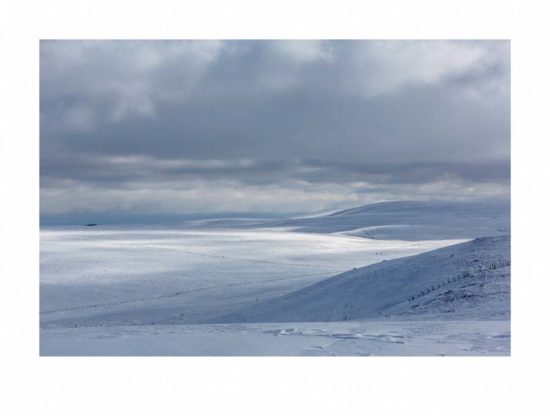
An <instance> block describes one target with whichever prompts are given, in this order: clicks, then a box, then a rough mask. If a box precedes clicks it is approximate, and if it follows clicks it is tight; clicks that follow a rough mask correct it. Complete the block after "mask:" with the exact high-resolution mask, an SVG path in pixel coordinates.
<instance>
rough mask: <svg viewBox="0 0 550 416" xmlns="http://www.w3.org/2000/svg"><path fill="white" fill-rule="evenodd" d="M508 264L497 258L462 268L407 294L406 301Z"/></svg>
mask: <svg viewBox="0 0 550 416" xmlns="http://www.w3.org/2000/svg"><path fill="white" fill-rule="evenodd" d="M508 266H510V260H499V261H497V262H493V263H491V264H490V265H489V266H486V267H485V266H483V265H480V266H478V267H476V268H474V270H473V271H470V270H464V271H462V272H460V273H459V274H458V275H456V276H453V277H449V278H448V279H447V280H445V281H443V282H440V283H437V284H434V285H432V286H429V287H427V288H426V289H424V290H422V291H420V293H417V294H416V295H413V296H409V297H408V298H407V302H412V301H413V300H415V299H418V298H421V297H422V296H426V295H427V294H428V293H431V292H433V291H434V290H437V289H441V288H442V287H444V286H447V285H448V284H450V283H454V282H458V281H460V280H463V279H467V278H469V277H473V275H474V274H475V273H481V272H486V271H488V270H496V269H500V268H502V267H508Z"/></svg>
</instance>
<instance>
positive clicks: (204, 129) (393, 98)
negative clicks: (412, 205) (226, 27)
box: [40, 41, 510, 212]
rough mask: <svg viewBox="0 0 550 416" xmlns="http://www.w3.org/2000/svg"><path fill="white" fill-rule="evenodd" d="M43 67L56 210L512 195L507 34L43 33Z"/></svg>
mask: <svg viewBox="0 0 550 416" xmlns="http://www.w3.org/2000/svg"><path fill="white" fill-rule="evenodd" d="M40 77H41V96H40V100H41V102H40V104H41V200H42V209H43V211H44V212H64V211H66V212H70V211H73V210H90V211H98V210H108V209H120V210H127V211H128V212H133V211H135V210H145V211H147V212H154V211H155V210H158V211H170V212H172V211H178V209H179V208H178V207H179V206H180V205H181V204H184V205H185V208H184V209H185V210H187V211H192V210H209V209H210V210H212V211H219V210H224V211H228V210H236V211H240V212H243V211H250V210H259V211H262V210H264V211H265V210H268V211H271V212H273V211H274V209H272V207H275V208H277V209H282V210H287V211H292V212H298V211H308V210H316V209H324V208H328V207H331V206H332V205H338V204H339V203H341V204H349V203H360V202H363V201H367V200H371V199H372V198H391V199H398V198H411V197H413V198H414V197H415V195H422V196H423V197H426V196H428V197H451V198H452V197H456V198H463V197H468V196H469V197H483V196H503V195H506V194H507V193H508V191H509V189H508V188H509V175H510V172H509V159H510V126H509V123H510V97H509V94H510V90H509V82H510V80H509V43H508V42H505V41H469V42H466V41H449V42H439V41H423V42H412V41H404V42H398V41H388V42H378V41H376V42H374V41H332V42H326V41H294V42H292V41H281V42H276V41H268V42H266V41H228V42H218V41H194V42H180V41H148V42H135V41H130V42H127V41H113V42H104V41H98V42H93V41H85V42H80V41H59V42H55V41H43V42H42V43H41V72H40ZM160 190H164V191H165V192H160ZM221 190H224V191H223V192H222V191H221ZM229 191H231V192H229ZM430 192H431V193H433V195H431V194H430ZM70 195H86V197H85V198H84V197H82V198H81V200H80V201H79V202H78V203H76V202H74V201H72V198H70ZM88 195H95V196H96V198H95V199H94V198H88ZM205 195H206V197H205ZM216 195H218V197H216ZM270 195H272V197H273V198H278V200H277V201H273V200H270ZM365 195H369V198H370V199H365V197H364V196H365ZM152 197H155V198H160V200H158V201H156V205H155V206H151V204H150V202H148V200H147V198H152ZM201 198H206V199H207V200H208V201H209V203H210V205H205V203H204V201H201V200H200V199H201ZM284 198H286V200H284V201H283V200H282V199H284ZM94 201H95V202H94ZM239 204H240V205H239Z"/></svg>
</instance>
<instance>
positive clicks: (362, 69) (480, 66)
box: [348, 41, 508, 96]
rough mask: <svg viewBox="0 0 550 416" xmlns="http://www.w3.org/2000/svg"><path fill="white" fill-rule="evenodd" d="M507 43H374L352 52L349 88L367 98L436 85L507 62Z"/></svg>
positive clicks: (360, 45) (362, 45) (362, 44)
mask: <svg viewBox="0 0 550 416" xmlns="http://www.w3.org/2000/svg"><path fill="white" fill-rule="evenodd" d="M506 48H507V45H506V43H502V42H500V43H492V42H463V41H374V42H365V43H360V44H359V46H358V47H356V48H355V49H354V51H353V52H352V58H351V63H352V65H353V67H352V69H351V70H350V75H352V76H351V77H350V78H349V80H350V81H351V84H349V85H348V87H349V88H350V89H352V90H355V91H359V92H361V93H362V94H365V95H367V96H376V95H380V94H388V93H393V92H396V91H397V90H399V89H400V88H403V87H408V86H422V85H437V84H439V83H441V82H443V81H446V80H449V79H450V78H453V77H455V78H456V77H461V76H466V75H467V74H469V73H471V72H479V71H483V70H484V69H487V68H490V67H491V66H493V65H496V64H501V65H502V64H505V63H506V62H507V60H508V52H507V50H506Z"/></svg>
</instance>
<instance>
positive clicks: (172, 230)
mask: <svg viewBox="0 0 550 416" xmlns="http://www.w3.org/2000/svg"><path fill="white" fill-rule="evenodd" d="M509 235H510V207H509V202H475V203H474V202H469V203H466V202H411V201H407V202H384V203H378V204H370V205H366V206H363V207H357V208H354V209H350V210H345V211H340V212H336V213H332V214H328V215H319V216H310V217H304V218H292V219H288V220H257V219H251V220H247V219H228V220H224V219H217V220H210V221H193V222H187V223H182V224H178V225H177V226H176V225H175V226H170V227H168V226H157V227H153V226H103V225H101V224H100V225H99V226H97V227H76V226H71V227H42V228H41V233H40V240H41V241H40V352H41V355H192V356H197V355H199V356H200V355H206V356H212V355H216V356H217V355H509V354H510V236H509Z"/></svg>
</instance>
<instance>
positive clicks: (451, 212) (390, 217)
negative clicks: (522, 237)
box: [255, 201, 510, 241]
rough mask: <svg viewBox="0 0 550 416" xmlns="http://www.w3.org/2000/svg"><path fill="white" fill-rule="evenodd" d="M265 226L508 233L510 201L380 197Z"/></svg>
mask: <svg viewBox="0 0 550 416" xmlns="http://www.w3.org/2000/svg"><path fill="white" fill-rule="evenodd" d="M255 226H258V225H257V224H256V225H255ZM262 226H269V227H288V228H292V229H294V230H296V231H301V232H314V233H342V234H347V235H354V236H358V237H366V238H373V239H399V240H409V241H418V240H450V239H461V238H462V239H472V238H477V237H484V236H489V235H507V234H509V233H510V203H509V202H507V201H477V202H446V201H391V202H379V203H374V204H368V205H364V206H360V207H356V208H351V209H347V210H344V211H338V212H335V213H332V214H328V215H320V216H315V217H303V218H293V219H287V220H277V221H271V222H269V223H263V224H262Z"/></svg>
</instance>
